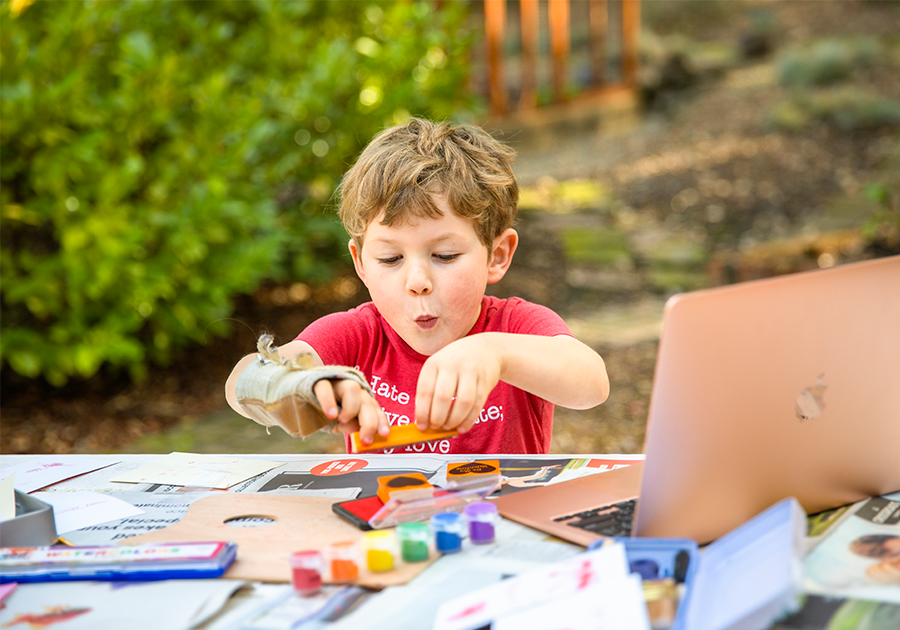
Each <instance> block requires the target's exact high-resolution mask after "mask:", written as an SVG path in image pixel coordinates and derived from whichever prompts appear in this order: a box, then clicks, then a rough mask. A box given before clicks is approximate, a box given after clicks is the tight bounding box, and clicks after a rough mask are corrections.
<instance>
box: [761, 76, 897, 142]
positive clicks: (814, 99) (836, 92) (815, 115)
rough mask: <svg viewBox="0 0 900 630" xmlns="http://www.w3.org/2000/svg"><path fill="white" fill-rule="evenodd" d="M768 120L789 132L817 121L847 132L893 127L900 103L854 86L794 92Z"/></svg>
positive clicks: (777, 106)
mask: <svg viewBox="0 0 900 630" xmlns="http://www.w3.org/2000/svg"><path fill="white" fill-rule="evenodd" d="M769 119H770V120H771V122H772V123H773V124H774V125H776V126H777V127H779V128H781V129H786V130H789V131H800V130H803V129H807V128H809V127H810V126H812V125H813V124H814V123H817V122H825V123H829V124H832V125H835V126H836V127H838V128H840V129H844V130H846V131H855V130H862V129H878V128H880V127H893V126H897V125H900V101H897V100H896V99H891V98H887V97H883V96H879V95H878V94H874V93H872V92H870V91H868V90H865V89H860V88H856V87H853V86H840V87H837V88H828V89H820V90H815V91H810V92H805V91H804V92H796V93H795V94H793V95H791V96H790V97H789V98H787V99H786V100H784V101H782V102H780V103H778V104H777V105H775V106H774V107H773V108H772V110H771V112H770V113H769Z"/></svg>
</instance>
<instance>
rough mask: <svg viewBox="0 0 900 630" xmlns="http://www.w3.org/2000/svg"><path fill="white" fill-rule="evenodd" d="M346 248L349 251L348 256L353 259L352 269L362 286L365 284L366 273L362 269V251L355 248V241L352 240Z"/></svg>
mask: <svg viewBox="0 0 900 630" xmlns="http://www.w3.org/2000/svg"><path fill="white" fill-rule="evenodd" d="M347 247H348V248H349V249H350V256H352V257H353V268H354V269H356V275H357V276H359V279H360V280H362V283H363V284H366V272H365V270H364V269H363V265H362V258H361V256H362V250H361V249H360V248H359V247H357V245H356V241H355V240H354V239H352V238H351V239H350V242H349V243H347ZM367 286H368V285H367Z"/></svg>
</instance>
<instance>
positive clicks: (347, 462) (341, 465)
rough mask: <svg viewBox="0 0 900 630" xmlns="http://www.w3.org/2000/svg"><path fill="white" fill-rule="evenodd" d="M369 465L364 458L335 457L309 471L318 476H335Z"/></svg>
mask: <svg viewBox="0 0 900 630" xmlns="http://www.w3.org/2000/svg"><path fill="white" fill-rule="evenodd" d="M368 465H369V462H367V461H366V460H364V459H335V460H333V461H330V462H325V463H323V464H319V465H318V466H314V467H313V469H312V470H310V471H309V472H310V473H311V474H313V475H316V476H317V477H334V476H335V475H346V474H347V473H352V472H356V471H357V470H362V469H363V468H365V467H366V466H368Z"/></svg>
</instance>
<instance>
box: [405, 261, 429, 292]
mask: <svg viewBox="0 0 900 630" xmlns="http://www.w3.org/2000/svg"><path fill="white" fill-rule="evenodd" d="M406 289H407V291H409V292H410V293H412V294H414V295H423V294H427V293H431V289H432V285H431V274H429V273H428V269H427V267H426V266H425V265H422V264H418V265H413V266H412V268H411V269H410V271H409V275H408V276H407V277H406Z"/></svg>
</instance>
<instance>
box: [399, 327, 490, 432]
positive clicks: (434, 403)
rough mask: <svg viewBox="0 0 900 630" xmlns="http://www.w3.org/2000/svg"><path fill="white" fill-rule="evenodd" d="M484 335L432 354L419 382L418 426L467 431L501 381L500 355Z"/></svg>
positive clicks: (423, 368)
mask: <svg viewBox="0 0 900 630" xmlns="http://www.w3.org/2000/svg"><path fill="white" fill-rule="evenodd" d="M486 341H487V338H486V337H485V336H483V335H476V336H472V337H463V338H462V339H458V340H456V341H454V342H453V343H451V344H449V345H447V346H445V347H444V348H442V349H441V350H438V351H437V352H435V353H434V354H433V355H431V356H430V357H429V358H428V360H427V361H425V365H423V366H422V371H421V372H420V373H419V381H418V384H417V385H416V426H417V427H419V429H422V430H424V429H427V428H429V427H431V428H434V429H456V430H458V431H459V432H460V433H465V432H466V431H468V430H469V429H471V428H472V426H473V425H474V424H475V421H476V420H478V415H479V414H480V413H481V409H482V407H483V406H484V404H485V402H486V401H487V397H488V395H489V394H490V393H491V390H493V389H494V387H495V386H496V385H497V383H498V382H499V381H500V370H501V360H500V356H499V355H498V354H497V353H495V352H492V351H491V349H490V344H489V343H486Z"/></svg>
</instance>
